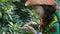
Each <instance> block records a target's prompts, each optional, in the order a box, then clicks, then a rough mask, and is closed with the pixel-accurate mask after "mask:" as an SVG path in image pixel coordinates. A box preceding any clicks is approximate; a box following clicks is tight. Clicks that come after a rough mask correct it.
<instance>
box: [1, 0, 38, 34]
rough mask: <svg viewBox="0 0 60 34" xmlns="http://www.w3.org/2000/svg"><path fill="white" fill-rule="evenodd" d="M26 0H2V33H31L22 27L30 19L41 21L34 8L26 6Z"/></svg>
mask: <svg viewBox="0 0 60 34" xmlns="http://www.w3.org/2000/svg"><path fill="white" fill-rule="evenodd" d="M25 1H26V0H0V34H31V33H30V32H28V31H23V30H21V29H20V28H21V27H22V26H23V25H24V24H26V23H28V22H29V21H35V22H37V23H38V22H39V17H37V16H38V15H36V14H35V13H34V11H33V10H32V8H30V7H25V6H24V3H25Z"/></svg>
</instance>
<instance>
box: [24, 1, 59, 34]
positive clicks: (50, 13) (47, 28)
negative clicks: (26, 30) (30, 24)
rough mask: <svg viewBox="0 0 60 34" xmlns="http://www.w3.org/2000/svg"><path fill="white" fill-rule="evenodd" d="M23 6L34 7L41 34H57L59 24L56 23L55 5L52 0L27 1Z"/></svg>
mask: <svg viewBox="0 0 60 34" xmlns="http://www.w3.org/2000/svg"><path fill="white" fill-rule="evenodd" d="M25 6H34V10H35V12H36V13H37V14H38V15H39V17H40V31H41V32H42V33H43V34H48V33H49V34H59V32H58V30H59V23H57V22H58V19H57V16H56V8H55V7H56V6H57V4H56V3H55V1H54V0H28V1H27V2H26V3H25ZM55 25H57V26H58V27H57V26H55ZM57 29H58V30H57ZM47 32H48V33H47Z"/></svg>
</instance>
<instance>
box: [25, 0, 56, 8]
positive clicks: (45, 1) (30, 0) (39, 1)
mask: <svg viewBox="0 0 60 34" xmlns="http://www.w3.org/2000/svg"><path fill="white" fill-rule="evenodd" d="M34 5H51V6H53V7H56V6H57V4H56V2H55V1H54V0H27V1H26V3H25V6H34Z"/></svg>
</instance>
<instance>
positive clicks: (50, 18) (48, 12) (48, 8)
mask: <svg viewBox="0 0 60 34" xmlns="http://www.w3.org/2000/svg"><path fill="white" fill-rule="evenodd" d="M42 7H43V9H44V12H45V15H46V18H44V21H45V24H46V25H49V24H50V23H51V21H53V16H52V15H53V14H54V13H55V11H56V8H54V7H52V6H50V5H45V6H42Z"/></svg>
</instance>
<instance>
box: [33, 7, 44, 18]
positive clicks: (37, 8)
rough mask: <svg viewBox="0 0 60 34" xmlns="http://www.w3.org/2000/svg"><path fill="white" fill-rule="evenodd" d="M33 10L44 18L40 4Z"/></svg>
mask: <svg viewBox="0 0 60 34" xmlns="http://www.w3.org/2000/svg"><path fill="white" fill-rule="evenodd" d="M34 11H35V12H36V13H37V14H38V15H39V17H41V18H44V17H45V14H44V13H45V12H44V9H43V7H42V6H35V8H34Z"/></svg>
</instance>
